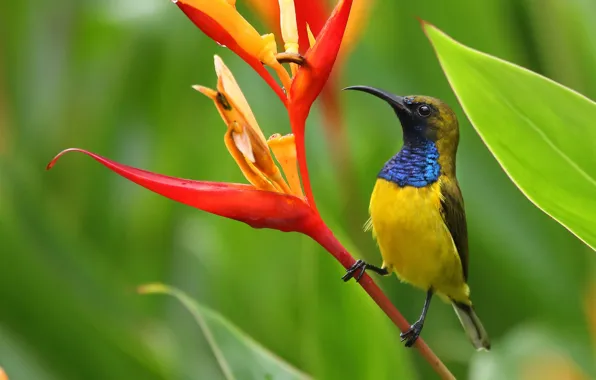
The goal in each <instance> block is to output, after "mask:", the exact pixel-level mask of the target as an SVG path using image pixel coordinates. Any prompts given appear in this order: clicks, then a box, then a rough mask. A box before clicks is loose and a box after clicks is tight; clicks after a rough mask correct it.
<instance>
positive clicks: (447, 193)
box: [343, 86, 490, 350]
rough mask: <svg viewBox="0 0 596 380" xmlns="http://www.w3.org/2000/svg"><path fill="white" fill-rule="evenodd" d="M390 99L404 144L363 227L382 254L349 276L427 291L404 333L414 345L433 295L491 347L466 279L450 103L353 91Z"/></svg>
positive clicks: (479, 344) (386, 169) (475, 340)
mask: <svg viewBox="0 0 596 380" xmlns="http://www.w3.org/2000/svg"><path fill="white" fill-rule="evenodd" d="M346 90H357V91H364V92H367V93H369V94H372V95H374V96H376V97H379V98H381V99H383V100H385V101H386V102H387V103H389V105H390V106H391V107H392V108H393V110H394V111H395V113H396V114H397V117H398V118H399V121H400V123H401V127H402V132H403V146H402V148H401V150H400V151H399V152H398V153H397V154H396V155H394V156H393V157H392V158H391V159H389V161H387V162H386V163H385V166H383V168H382V169H381V171H380V173H379V174H378V176H377V181H376V184H375V187H374V190H373V193H372V196H371V199H370V207H369V212H370V219H369V220H368V222H367V223H366V228H365V229H367V230H368V229H370V228H372V232H373V236H374V237H375V238H376V240H377V244H378V246H379V249H380V251H381V255H382V256H383V265H382V266H381V267H377V266H374V265H371V264H368V263H366V262H364V261H362V260H358V261H357V262H356V263H355V264H354V265H353V266H352V267H351V268H350V269H348V270H347V272H346V274H345V275H344V277H343V280H344V281H348V280H349V279H351V278H352V277H354V276H356V281H359V280H360V278H361V277H362V275H363V274H364V272H365V271H366V270H372V271H374V272H376V273H378V274H380V275H383V276H386V275H389V274H391V273H392V272H395V273H396V274H397V276H398V277H399V279H400V280H401V281H403V282H407V283H410V284H411V285H413V286H415V287H418V288H421V289H423V290H425V291H426V299H425V301H424V306H423V308H422V313H421V315H420V318H419V319H418V320H417V321H416V322H415V323H414V324H412V325H411V326H410V328H409V330H408V331H406V332H404V333H402V334H401V335H400V337H401V341H402V342H403V341H405V345H406V347H411V346H412V345H413V344H414V343H415V342H416V340H417V339H418V337H419V336H420V333H421V331H422V327H423V326H424V321H425V319H426V314H427V312H428V308H429V306H430V301H431V298H432V296H433V294H437V295H438V296H439V297H441V298H442V299H443V300H445V301H447V302H450V303H451V304H452V305H453V308H454V310H455V312H456V314H457V316H458V318H459V320H460V322H461V324H462V326H463V328H464V330H465V331H466V334H467V335H468V337H469V339H470V340H471V341H472V344H473V345H474V347H475V348H476V349H477V350H489V349H490V342H489V338H488V335H487V333H486V330H485V329H484V327H483V326H482V323H481V322H480V319H479V318H478V317H477V316H476V313H475V312H474V308H473V307H472V301H471V300H470V288H469V287H468V284H467V279H468V232H467V226H466V214H465V210H464V201H463V198H462V194H461V190H460V188H459V184H458V182H457V178H456V176H455V160H456V153H457V146H458V144H459V125H458V121H457V117H456V116H455V113H454V112H453V110H451V108H449V106H448V105H447V104H445V103H444V102H442V101H441V100H439V99H435V98H432V97H429V96H406V97H402V96H397V95H394V94H391V93H389V92H387V91H384V90H381V89H378V88H374V87H368V86H351V87H347V88H346Z"/></svg>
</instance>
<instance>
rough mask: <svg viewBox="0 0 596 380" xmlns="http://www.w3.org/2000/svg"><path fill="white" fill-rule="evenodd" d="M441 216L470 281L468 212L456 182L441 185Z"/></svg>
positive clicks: (465, 274)
mask: <svg viewBox="0 0 596 380" xmlns="http://www.w3.org/2000/svg"><path fill="white" fill-rule="evenodd" d="M441 216H442V217H443V221H444V222H445V225H447V228H448V229H449V232H450V233H451V237H452V238H453V242H454V243H455V247H456V248H457V253H458V254H459V258H460V261H461V265H462V269H463V273H464V279H465V280H466V281H467V280H468V227H467V225H466V211H465V209H464V199H463V197H462V195H461V190H460V189H459V185H458V184H457V181H455V180H448V181H443V182H442V183H441Z"/></svg>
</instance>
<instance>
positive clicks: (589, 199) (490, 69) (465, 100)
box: [424, 24, 596, 249]
mask: <svg viewBox="0 0 596 380" xmlns="http://www.w3.org/2000/svg"><path fill="white" fill-rule="evenodd" d="M424 29H425V31H426V34H427V36H428V38H429V39H430V41H431V43H432V44H433V46H434V48H435V51H436V53H437V56H438V58H439V61H440V63H441V66H442V67H443V70H444V71H445V74H446V75H447V78H448V79H449V82H450V84H451V87H452V88H453V90H454V91H455V94H456V95H457V97H458V99H459V101H460V103H461V105H462V107H463V109H464V111H465V113H466V115H467V116H468V118H469V119H470V121H471V122H472V124H473V125H474V127H475V128H476V131H477V132H478V134H479V135H480V137H481V138H482V140H483V141H484V143H485V144H486V145H487V147H488V148H489V150H490V151H491V152H492V154H493V155H494V156H495V158H496V159H497V161H498V162H499V163H500V164H501V166H502V167H503V169H504V170H505V172H506V173H507V175H509V177H510V178H511V180H512V181H513V182H514V183H515V184H516V185H517V186H518V187H519V188H520V190H521V191H522V192H523V193H524V194H525V195H526V196H527V197H528V198H529V199H530V200H531V201H532V202H533V203H534V204H535V205H536V206H538V207H539V208H540V209H541V210H543V211H544V212H546V213H547V214H548V215H550V216H551V217H553V218H554V219H555V220H557V221H558V222H559V223H561V224H562V225H563V226H565V227H566V228H567V229H568V230H569V231H571V232H572V233H573V234H575V235H576V236H577V237H578V238H580V239H581V240H582V241H584V242H585V243H586V244H588V245H589V246H591V247H592V248H593V249H595V248H596V103H594V102H593V101H591V100H590V99H588V98H586V97H584V96H583V95H581V94H579V93H577V92H575V91H573V90H570V89H569V88H567V87H564V86H562V85H560V84H558V83H556V82H554V81H552V80H550V79H548V78H545V77H543V76H540V75H538V74H536V73H534V72H532V71H529V70H527V69H524V68H522V67H520V66H517V65H514V64H512V63H510V62H507V61H504V60H501V59H499V58H495V57H492V56H490V55H488V54H485V53H482V52H479V51H477V50H474V49H471V48H469V47H467V46H464V45H462V44H460V43H459V42H457V41H455V40H453V39H452V38H451V37H449V36H448V35H446V34H445V33H443V32H442V31H440V30H439V29H437V28H436V27H434V26H432V25H430V24H425V25H424Z"/></svg>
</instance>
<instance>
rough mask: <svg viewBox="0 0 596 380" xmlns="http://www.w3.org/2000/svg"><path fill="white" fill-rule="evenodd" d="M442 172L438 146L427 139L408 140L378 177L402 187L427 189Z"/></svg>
mask: <svg viewBox="0 0 596 380" xmlns="http://www.w3.org/2000/svg"><path fill="white" fill-rule="evenodd" d="M440 172H441V165H440V164H439V150H438V149H437V145H436V144H435V143H434V142H433V141H430V140H426V139H422V140H416V139H415V140H409V139H408V140H406V141H405V142H404V146H403V147H402V149H401V150H400V151H399V152H398V153H397V154H396V155H395V156H393V157H392V158H391V159H390V160H389V161H387V163H386V164H385V166H383V169H382V170H381V172H380V173H379V175H378V177H379V178H382V179H384V180H387V181H390V182H393V183H395V184H397V185H398V186H400V187H404V186H413V187H425V186H428V185H430V184H433V183H434V182H436V181H437V180H438V179H439V175H440Z"/></svg>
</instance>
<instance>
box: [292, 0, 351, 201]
mask: <svg viewBox="0 0 596 380" xmlns="http://www.w3.org/2000/svg"><path fill="white" fill-rule="evenodd" d="M351 7H352V0H340V1H339V2H338V3H337V6H336V7H335V9H334V10H333V13H332V14H331V16H330V17H329V19H328V20H327V23H325V26H324V27H323V29H322V30H321V32H320V33H319V35H318V37H317V40H316V42H315V44H314V46H313V47H312V48H310V49H309V50H308V52H307V53H306V56H305V59H306V65H305V66H303V67H301V68H300V70H298V73H297V74H296V78H294V81H293V82H292V88H291V89H290V100H289V104H288V110H289V113H290V120H291V124H292V131H293V132H294V135H295V136H296V150H297V154H298V162H299V164H300V173H301V175H302V181H303V183H304V189H305V192H306V197H307V198H308V201H309V203H310V204H311V205H312V206H313V207H316V206H315V201H314V196H313V194H312V189H311V185H310V177H309V175H308V167H307V165H306V149H305V135H304V128H305V126H306V118H307V117H308V114H309V112H310V108H311V107H312V104H313V102H314V101H315V99H316V98H317V97H318V96H319V94H320V93H321V90H322V89H323V87H324V86H325V83H326V82H327V79H328V78H329V74H330V73H331V69H332V68H333V64H334V63H335V59H336V58H337V53H338V52H339V48H340V47H341V41H342V38H343V35H344V31H345V29H346V25H347V23H348V18H349V16H350V8H351Z"/></svg>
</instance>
